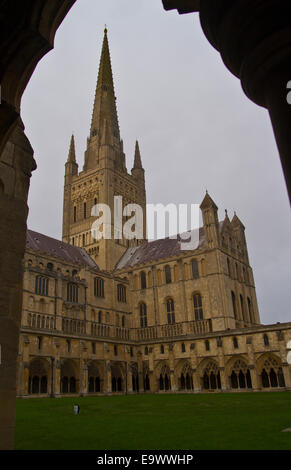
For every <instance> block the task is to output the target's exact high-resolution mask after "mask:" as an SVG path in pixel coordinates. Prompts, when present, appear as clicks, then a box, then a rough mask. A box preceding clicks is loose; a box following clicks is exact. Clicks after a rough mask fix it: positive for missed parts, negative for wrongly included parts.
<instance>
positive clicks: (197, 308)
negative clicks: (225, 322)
mask: <svg viewBox="0 0 291 470" xmlns="http://www.w3.org/2000/svg"><path fill="white" fill-rule="evenodd" d="M193 305H194V318H195V320H196V321H199V320H203V307H202V297H201V295H200V294H194V295H193Z"/></svg>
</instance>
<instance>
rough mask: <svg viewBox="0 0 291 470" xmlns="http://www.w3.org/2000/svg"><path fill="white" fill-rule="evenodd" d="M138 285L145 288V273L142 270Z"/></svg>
mask: <svg viewBox="0 0 291 470" xmlns="http://www.w3.org/2000/svg"><path fill="white" fill-rule="evenodd" d="M140 286H141V289H146V288H147V278H146V273H145V272H144V271H142V272H141V273H140Z"/></svg>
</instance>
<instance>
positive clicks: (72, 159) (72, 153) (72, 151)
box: [68, 134, 76, 163]
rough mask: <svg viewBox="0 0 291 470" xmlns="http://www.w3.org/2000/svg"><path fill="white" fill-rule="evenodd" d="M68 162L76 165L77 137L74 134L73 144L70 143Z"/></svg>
mask: <svg viewBox="0 0 291 470" xmlns="http://www.w3.org/2000/svg"><path fill="white" fill-rule="evenodd" d="M68 162H69V163H76V149H75V137H74V134H72V137H71V143H70V150H69V155H68Z"/></svg>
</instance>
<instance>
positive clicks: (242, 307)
mask: <svg viewBox="0 0 291 470" xmlns="http://www.w3.org/2000/svg"><path fill="white" fill-rule="evenodd" d="M239 297H240V308H241V313H242V316H243V319H244V321H245V322H247V321H248V320H247V316H246V312H245V304H244V299H243V296H242V295H240V296H239Z"/></svg>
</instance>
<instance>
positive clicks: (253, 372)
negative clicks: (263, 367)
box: [249, 365, 261, 392]
mask: <svg viewBox="0 0 291 470" xmlns="http://www.w3.org/2000/svg"><path fill="white" fill-rule="evenodd" d="M249 369H250V374H251V379H252V388H253V390H254V391H255V392H257V391H258V390H260V389H261V385H260V379H259V375H258V372H257V369H256V367H255V366H254V365H250V366H249Z"/></svg>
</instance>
